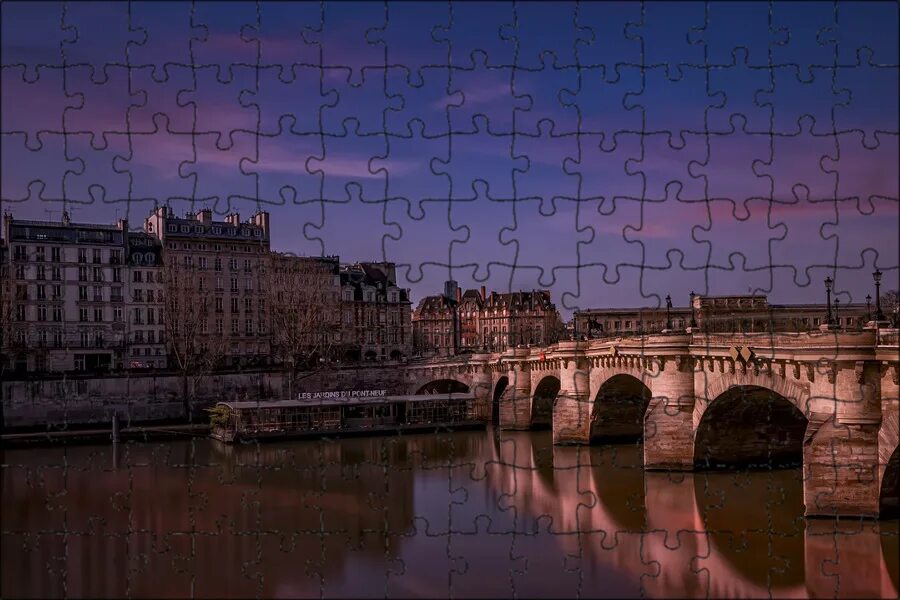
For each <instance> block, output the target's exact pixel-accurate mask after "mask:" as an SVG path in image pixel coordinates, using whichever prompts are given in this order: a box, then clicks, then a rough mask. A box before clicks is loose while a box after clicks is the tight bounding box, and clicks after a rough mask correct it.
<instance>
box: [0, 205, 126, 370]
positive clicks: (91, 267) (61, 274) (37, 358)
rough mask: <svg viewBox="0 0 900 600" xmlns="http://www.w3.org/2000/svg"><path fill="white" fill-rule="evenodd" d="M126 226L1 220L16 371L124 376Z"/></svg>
mask: <svg viewBox="0 0 900 600" xmlns="http://www.w3.org/2000/svg"><path fill="white" fill-rule="evenodd" d="M126 232H127V223H125V222H124V221H120V222H119V223H118V225H96V224H88V223H73V222H71V221H70V219H69V216H68V214H66V213H63V218H62V220H61V221H60V222H54V221H28V220H20V219H14V218H13V217H12V215H10V214H6V215H5V217H4V239H5V240H6V243H7V244H8V247H7V250H6V251H5V252H4V255H5V260H4V262H5V264H6V273H5V280H4V282H3V285H4V287H6V288H7V293H8V294H10V295H11V304H10V308H11V322H10V323H9V327H8V328H9V336H8V338H7V337H6V336H5V337H4V343H5V344H6V346H7V347H6V351H5V354H6V355H7V356H8V357H9V358H8V360H9V361H10V362H11V366H12V368H13V369H14V370H16V371H19V372H26V371H27V372H44V371H73V370H74V371H106V370H110V369H120V368H122V366H123V361H124V358H125V356H124V354H125V341H126V340H125V321H124V319H125V317H124V315H125V303H126V301H125V296H124V288H125V284H126V282H125V270H126V267H125V264H124V257H125V250H126V246H125V239H126Z"/></svg>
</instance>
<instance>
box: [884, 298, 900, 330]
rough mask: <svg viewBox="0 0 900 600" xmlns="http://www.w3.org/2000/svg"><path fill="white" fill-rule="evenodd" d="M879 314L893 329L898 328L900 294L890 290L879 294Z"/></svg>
mask: <svg viewBox="0 0 900 600" xmlns="http://www.w3.org/2000/svg"><path fill="white" fill-rule="evenodd" d="M881 312H883V313H884V316H885V317H886V318H887V319H888V321H890V322H891V323H892V325H893V326H894V327H898V326H900V292H898V291H897V290H890V291H888V292H884V293H883V294H881Z"/></svg>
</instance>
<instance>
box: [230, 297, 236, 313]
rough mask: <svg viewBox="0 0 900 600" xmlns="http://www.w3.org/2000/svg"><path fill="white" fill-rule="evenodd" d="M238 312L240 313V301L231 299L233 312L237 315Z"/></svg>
mask: <svg viewBox="0 0 900 600" xmlns="http://www.w3.org/2000/svg"><path fill="white" fill-rule="evenodd" d="M237 311H238V299H237V298H232V299H231V312H233V313H236V312H237Z"/></svg>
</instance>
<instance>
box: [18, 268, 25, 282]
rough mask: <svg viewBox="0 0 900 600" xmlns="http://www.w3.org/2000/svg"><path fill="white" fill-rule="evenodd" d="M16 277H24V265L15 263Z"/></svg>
mask: <svg viewBox="0 0 900 600" xmlns="http://www.w3.org/2000/svg"><path fill="white" fill-rule="evenodd" d="M16 279H25V265H16Z"/></svg>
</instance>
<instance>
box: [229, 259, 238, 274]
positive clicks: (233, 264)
mask: <svg viewBox="0 0 900 600" xmlns="http://www.w3.org/2000/svg"><path fill="white" fill-rule="evenodd" d="M228 268H229V269H230V270H232V271H237V268H238V267H237V259H236V258H229V259H228Z"/></svg>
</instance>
